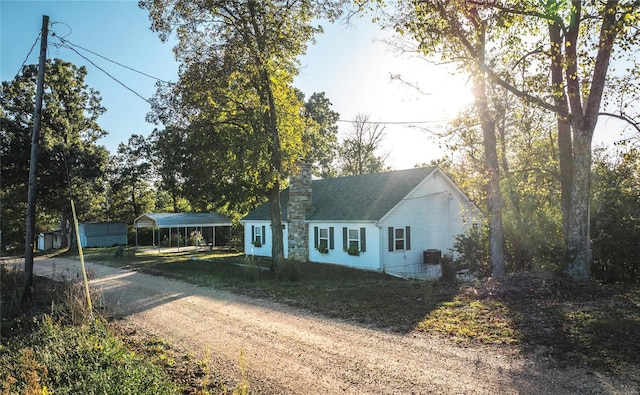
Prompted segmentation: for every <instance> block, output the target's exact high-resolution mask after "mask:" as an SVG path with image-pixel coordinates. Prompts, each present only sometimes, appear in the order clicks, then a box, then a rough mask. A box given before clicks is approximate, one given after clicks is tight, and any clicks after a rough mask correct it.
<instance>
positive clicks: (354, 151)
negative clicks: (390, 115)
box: [338, 114, 389, 176]
mask: <svg viewBox="0 0 640 395" xmlns="http://www.w3.org/2000/svg"><path fill="white" fill-rule="evenodd" d="M384 137H385V131H384V125H382V124H380V123H377V122H372V121H370V120H369V115H365V114H357V115H356V117H355V119H354V120H353V123H352V129H351V132H350V133H349V134H348V135H347V136H346V137H345V138H344V139H343V140H342V142H341V143H340V146H339V147H338V171H339V173H340V174H341V175H343V176H349V175H358V174H367V173H376V172H381V171H385V170H388V169H389V167H388V166H386V165H385V163H384V162H385V160H386V159H387V157H388V156H389V154H388V153H387V154H380V150H381V148H382V143H383V141H384Z"/></svg>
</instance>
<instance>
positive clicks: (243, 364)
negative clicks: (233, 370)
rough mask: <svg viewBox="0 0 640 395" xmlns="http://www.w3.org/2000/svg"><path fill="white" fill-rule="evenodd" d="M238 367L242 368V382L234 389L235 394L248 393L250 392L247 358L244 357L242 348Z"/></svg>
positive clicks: (242, 394)
mask: <svg viewBox="0 0 640 395" xmlns="http://www.w3.org/2000/svg"><path fill="white" fill-rule="evenodd" d="M238 367H239V368H240V382H239V383H238V384H237V385H236V386H235V388H234V389H233V395H247V394H248V393H249V376H248V375H247V360H246V358H245V357H244V350H240V357H239V358H238Z"/></svg>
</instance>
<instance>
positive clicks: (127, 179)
mask: <svg viewBox="0 0 640 395" xmlns="http://www.w3.org/2000/svg"><path fill="white" fill-rule="evenodd" d="M150 148H151V147H150V144H149V142H148V141H147V139H145V138H144V136H141V135H136V134H134V135H131V137H130V138H129V140H128V142H127V144H124V143H120V144H119V145H118V150H117V152H116V154H115V155H113V156H111V158H110V166H109V185H110V194H109V198H110V202H109V208H108V215H109V218H111V219H113V220H118V221H122V222H125V223H133V220H134V219H136V218H137V217H139V216H140V215H142V214H144V213H145V212H150V211H153V210H154V198H155V196H154V181H155V175H154V174H153V166H152V164H151V159H150Z"/></svg>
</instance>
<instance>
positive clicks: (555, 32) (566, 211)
mask: <svg viewBox="0 0 640 395" xmlns="http://www.w3.org/2000/svg"><path fill="white" fill-rule="evenodd" d="M549 43H550V45H549V47H550V48H551V56H550V58H551V89H552V90H553V101H554V104H555V106H556V108H557V109H558V110H557V113H556V120H557V127H558V153H559V162H560V191H561V192H560V201H561V203H560V207H561V211H562V231H563V235H564V238H565V242H566V240H567V238H568V234H569V220H570V217H571V189H572V184H573V153H572V141H571V124H570V122H569V103H568V101H567V96H566V94H565V92H564V89H563V85H564V72H563V70H564V69H563V59H564V57H563V56H562V47H563V45H564V43H563V42H562V34H561V31H560V26H559V25H558V24H554V23H549Z"/></svg>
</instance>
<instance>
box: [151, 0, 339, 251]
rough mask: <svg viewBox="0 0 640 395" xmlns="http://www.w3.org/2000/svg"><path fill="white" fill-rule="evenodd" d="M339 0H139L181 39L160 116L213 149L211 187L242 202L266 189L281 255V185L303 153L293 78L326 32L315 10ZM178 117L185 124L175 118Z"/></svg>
mask: <svg viewBox="0 0 640 395" xmlns="http://www.w3.org/2000/svg"><path fill="white" fill-rule="evenodd" d="M338 4H339V3H338V2H334V1H321V2H318V1H311V0H286V1H282V0H281V1H255V0H249V1H240V2H239V1H230V0H214V1H187V0H160V1H141V2H140V5H141V7H142V8H145V9H147V10H148V11H149V15H150V19H151V21H152V30H154V31H157V32H158V33H159V35H160V38H161V39H163V40H166V39H167V38H168V36H169V35H170V34H172V33H174V32H175V34H176V35H177V38H178V44H177V45H176V47H175V48H174V52H175V54H176V57H177V59H178V60H179V61H180V63H181V66H180V80H179V82H178V83H177V84H176V85H175V86H174V87H170V88H169V89H165V90H164V91H162V90H161V91H160V95H159V97H158V100H156V105H155V106H154V107H155V108H154V110H155V112H156V113H157V118H158V119H161V120H162V121H163V122H165V125H166V126H172V127H173V126H182V127H185V126H186V127H188V130H190V131H191V132H192V133H193V134H194V135H199V136H200V140H199V141H200V142H202V144H203V145H204V146H206V147H207V148H208V149H209V150H210V152H209V156H208V158H206V159H205V158H202V160H201V161H200V163H202V164H203V167H204V175H205V177H207V176H209V177H210V180H211V181H213V182H212V184H210V185H211V186H210V190H209V193H210V194H214V195H218V196H220V197H221V198H225V197H226V198H227V199H226V200H228V201H232V202H239V201H240V199H234V197H235V196H241V195H244V196H245V197H247V196H248V197H249V198H248V199H247V200H249V201H251V200H254V199H255V201H258V200H259V199H258V196H267V197H268V199H269V202H270V205H271V222H272V229H273V232H274V234H273V243H272V257H273V259H274V261H275V263H276V264H281V263H282V262H283V260H284V244H283V240H282V228H281V213H280V200H279V199H280V197H279V194H280V186H281V183H282V182H283V180H284V179H285V178H286V176H287V174H289V173H290V172H291V171H292V168H293V165H294V163H295V161H296V160H297V159H298V158H300V157H304V148H303V145H302V135H303V132H304V129H305V127H304V122H303V119H302V118H301V117H300V108H301V103H300V102H299V99H298V96H297V95H296V92H295V91H294V89H293V88H292V87H291V83H292V81H293V77H294V76H295V74H296V73H297V67H298V57H299V56H300V55H302V54H303V53H304V52H305V51H306V46H307V44H308V42H309V41H310V40H312V39H313V36H314V35H315V34H316V33H318V32H320V31H321V28H320V27H318V26H314V25H313V24H312V21H313V19H314V18H322V17H324V16H328V17H329V18H333V17H335V16H336V15H337V14H336V13H337V12H338V7H337V5H338ZM163 93H168V95H165V94H163ZM171 111H176V112H178V113H179V115H178V116H177V117H176V116H175V115H173V114H171ZM176 119H180V120H186V121H187V124H186V125H185V124H182V125H179V124H175V123H171V121H175V120H176ZM203 151H204V150H203ZM203 151H201V152H203ZM247 192H248V193H247ZM252 197H253V198H252ZM245 201H246V200H245Z"/></svg>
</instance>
